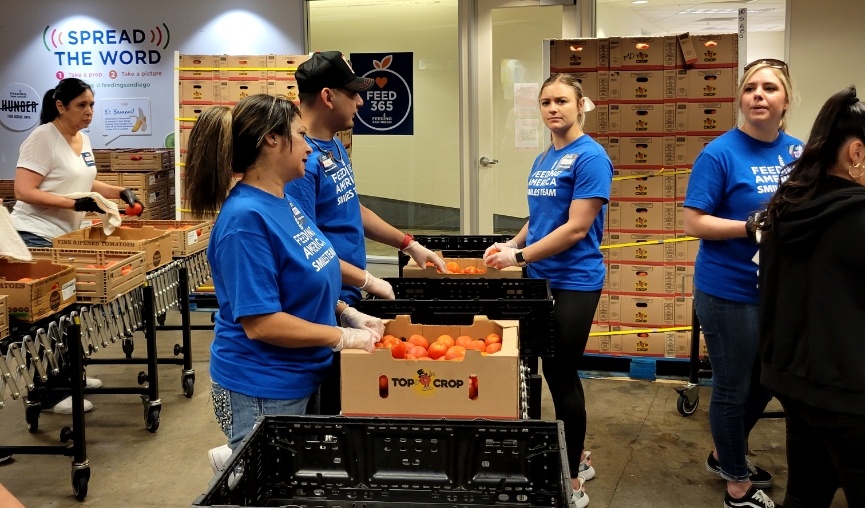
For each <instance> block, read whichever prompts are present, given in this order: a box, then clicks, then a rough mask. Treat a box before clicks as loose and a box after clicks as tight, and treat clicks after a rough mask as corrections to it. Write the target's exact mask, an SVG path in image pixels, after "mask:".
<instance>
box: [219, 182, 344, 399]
mask: <svg viewBox="0 0 865 508" xmlns="http://www.w3.org/2000/svg"><path fill="white" fill-rule="evenodd" d="M207 260H208V262H209V263H210V267H211V271H212V274H213V285H214V288H215V290H216V299H217V301H218V302H219V312H217V314H216V326H215V337H214V340H213V344H212V345H211V347H210V355H211V358H210V376H211V378H212V379H213V380H214V381H216V382H217V383H219V384H220V385H221V386H222V387H224V388H227V389H229V390H232V391H236V392H240V393H243V394H245V395H249V396H251V397H261V398H268V399H298V398H303V397H306V396H308V395H310V394H311V393H313V392H314V391H315V390H316V388H318V386H319V385H320V384H321V381H322V379H323V378H324V375H325V374H326V372H327V369H328V367H330V364H331V361H332V359H333V352H332V351H331V349H330V348H329V347H318V346H316V347H306V348H285V347H278V346H274V345H271V344H267V343H265V342H262V341H258V340H252V339H250V338H248V337H247V336H246V333H245V332H244V330H243V327H242V326H241V325H240V323H239V322H238V319H239V318H241V317H244V316H256V315H262V314H272V313H275V312H287V313H288V314H291V315H293V316H296V317H299V318H301V319H305V320H307V321H310V322H313V323H319V324H325V325H332V326H336V317H335V315H334V308H335V305H336V300H337V298H338V296H339V286H340V279H341V277H340V271H339V260H338V259H337V258H336V253H335V252H334V250H333V246H332V245H331V243H330V242H329V241H328V240H327V238H325V236H324V235H323V234H322V233H321V232H320V231H319V230H318V228H316V226H315V224H314V223H313V222H312V221H310V220H308V219H307V218H306V217H305V216H304V214H303V212H302V211H301V210H300V209H299V208H298V207H297V206H295V205H294V204H293V203H292V202H291V200H290V199H289V198H288V197H287V196H286V197H283V198H277V197H275V196H273V195H271V194H268V193H266V192H264V191H262V190H260V189H257V188H255V187H251V186H249V185H246V184H243V183H239V184H237V185H236V186H235V187H234V189H232V190H231V193H230V194H229V196H228V199H227V200H226V201H225V203H224V204H223V206H222V209H221V210H220V213H219V216H218V217H217V219H216V223H215V224H214V226H213V231H212V233H211V236H210V245H209V246H208V248H207Z"/></svg>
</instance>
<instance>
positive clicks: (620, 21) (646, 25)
mask: <svg viewBox="0 0 865 508" xmlns="http://www.w3.org/2000/svg"><path fill="white" fill-rule="evenodd" d="M595 8H596V9H597V13H596V16H595V19H597V25H598V26H597V35H596V37H600V38H603V37H639V36H641V35H646V34H663V33H665V31H664V30H663V29H662V28H661V27H659V26H657V25H654V24H652V23H650V22H648V21H646V20H645V19H643V18H642V17H640V16H639V15H637V14H636V13H634V12H633V11H632V10H630V9H628V8H625V7H616V6H615V5H613V4H610V3H598V4H597V5H596V7H595Z"/></svg>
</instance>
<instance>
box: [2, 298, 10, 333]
mask: <svg viewBox="0 0 865 508" xmlns="http://www.w3.org/2000/svg"><path fill="white" fill-rule="evenodd" d="M6 300H8V297H7V296H6V295H0V339H2V338H4V337H8V336H9V306H8V305H7V304H6Z"/></svg>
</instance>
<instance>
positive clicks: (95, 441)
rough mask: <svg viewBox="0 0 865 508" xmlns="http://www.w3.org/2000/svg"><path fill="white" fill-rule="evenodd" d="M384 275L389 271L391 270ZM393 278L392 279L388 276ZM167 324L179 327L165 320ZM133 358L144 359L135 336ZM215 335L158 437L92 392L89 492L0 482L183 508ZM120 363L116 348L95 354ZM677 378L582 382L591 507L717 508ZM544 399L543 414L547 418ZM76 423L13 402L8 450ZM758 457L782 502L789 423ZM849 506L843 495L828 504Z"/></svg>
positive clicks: (762, 429) (120, 375)
mask: <svg viewBox="0 0 865 508" xmlns="http://www.w3.org/2000/svg"><path fill="white" fill-rule="evenodd" d="M384 269H385V271H387V270H390V268H388V267H385V268H384ZM385 275H387V274H385ZM192 317H193V322H194V323H199V324H205V323H209V317H210V316H209V314H207V313H193V316H192ZM168 318H169V321H168V322H169V324H171V323H173V322H178V321H179V317H178V313H177V312H173V311H172V312H170V313H169V316H168ZM136 339H140V340H138V341H137V342H136V351H135V356H137V357H141V356H142V355H143V350H144V344H143V338H141V335H140V332H139V333H137V334H136ZM211 339H212V333H211V332H205V331H198V332H194V335H193V346H194V348H193V349H194V350H193V353H192V355H193V356H192V358H193V363H194V369H195V372H196V378H197V379H196V384H195V394H194V395H193V397H192V398H190V399H187V398H186V397H184V395H183V392H182V389H181V383H180V379H181V377H180V367H179V366H173V365H162V366H160V370H159V383H160V395H161V400H162V414H161V417H162V421H161V424H160V427H159V430H158V431H157V432H156V433H150V432H148V431H147V430H146V429H145V427H144V419H143V411H142V405H141V402H140V399H139V398H138V397H137V396H135V395H107V394H105V395H99V394H95V395H89V396H88V398H89V399H90V400H91V401H92V402H93V403H94V405H95V409H94V410H93V411H92V412H91V413H88V414H87V425H86V436H87V439H86V443H87V456H88V459H89V461H90V467H91V479H90V482H89V493H88V495H87V498H86V499H85V500H84V501H83V502H78V501H77V500H76V499H75V498H74V496H73V494H72V488H71V483H70V464H71V459H70V458H68V457H62V456H55V455H18V456H15V457H14V458H13V460H11V461H9V462H7V463H4V464H0V483H2V484H3V485H5V486H6V488H8V489H9V490H10V491H11V492H12V493H14V494H15V495H16V496H17V497H18V498H19V499H20V500H21V501H22V502H23V503H24V505H25V506H28V507H40V508H43V507H44V508H55V507H56V508H60V507H77V506H93V507H184V506H190V505H191V504H192V502H193V501H194V500H195V499H196V497H197V496H198V495H199V494H201V493H202V492H204V491H206V490H207V487H208V482H209V481H210V479H211V477H212V472H211V469H210V466H209V464H208V460H207V450H208V449H209V448H211V447H214V446H218V445H220V444H223V443H224V442H225V438H224V436H223V434H222V433H221V432H220V430H219V428H218V427H217V424H216V421H215V418H214V415H213V409H212V405H211V400H210V391H209V386H210V379H209V376H208V358H209V345H210V340H211ZM179 341H180V339H179V332H159V334H158V342H159V347H160V356H170V355H171V350H172V348H173V346H174V344H175V343H176V342H179ZM97 354H98V355H100V357H106V358H107V357H109V356H108V355H114V356H117V357H121V356H122V352H121V350H120V344H119V343H118V344H113V345H111V346H109V347H108V348H107V349H105V350H102V351H100V352H99V353H97ZM139 370H141V369H140V368H139V367H138V366H129V367H124V366H105V365H98V366H92V367H91V368H90V369H88V374H89V375H91V376H95V377H98V378H100V379H102V380H103V382H104V383H105V385H106V386H129V385H132V386H135V385H136V375H137V372H138V371H139ZM680 384H681V382H673V381H656V382H647V381H635V380H628V379H616V378H609V377H607V378H598V379H586V380H584V386H585V391H586V397H587V401H588V413H589V434H588V439H587V446H588V447H589V448H590V449H591V450H592V452H593V454H592V458H593V461H594V465H595V468H596V469H597V472H598V474H597V477H596V478H595V479H593V480H592V481H591V482H589V483H587V485H586V488H587V492H588V494H589V496H590V499H591V503H590V507H593V508H602V507H608V508H644V507H645V508H649V507H651V508H667V507H671V508H672V507H720V506H722V503H723V501H722V499H723V491H724V483H723V482H722V481H721V480H719V479H717V478H715V477H713V476H712V475H710V474H709V473H707V472H706V471H705V469H704V466H703V464H704V461H705V459H706V455H707V454H708V453H709V451H710V450H711V437H710V435H709V427H708V420H707V413H706V410H707V406H708V399H709V396H710V388H707V387H704V388H702V389H701V404H700V407H699V408H698V410H697V411H696V413H695V414H694V415H692V416H690V417H687V418H685V417H682V416H680V415H679V414H678V412H677V411H676V400H677V397H678V395H677V393H676V392H675V391H674V387H675V386H678V385H680ZM551 408H552V404H551V401H550V399H549V395H548V393H546V392H545V393H544V402H543V417H544V418H552V416H553V415H552V411H551ZM70 422H71V417H69V416H63V415H55V414H52V413H42V416H41V418H40V423H39V431H38V432H37V433H36V434H30V433H29V432H28V431H27V428H26V426H25V424H24V411H23V405H22V404H21V402H20V401H7V404H6V407H5V408H3V409H2V410H0V429H2V431H0V432H2V434H0V435H2V438H0V439H2V442H3V444H15V445H27V444H52V445H54V444H57V443H58V436H59V432H60V429H61V428H62V427H63V426H66V425H69V424H70ZM750 444H751V447H752V452H753V455H752V459H753V460H754V461H755V462H756V463H757V464H759V465H760V466H762V467H764V468H766V469H767V470H769V471H771V472H772V473H774V475H775V487H774V488H772V489H770V490H769V491H768V492H769V494H770V495H771V496H772V497H773V499H775V500H776V502H780V501H781V500H782V499H783V495H784V488H785V484H786V462H785V455H784V422H783V420H776V419H772V420H770V419H765V420H762V421H761V422H759V423H758V425H757V427H756V429H755V431H754V432H753V434H752V436H751V443H750ZM842 506H846V503H845V502H844V501H843V495H842V494H841V493H840V492H839V494H838V496H837V497H836V500H835V503H834V504H833V505H832V507H833V508H840V507H842Z"/></svg>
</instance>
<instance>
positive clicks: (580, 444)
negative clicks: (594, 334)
mask: <svg viewBox="0 0 865 508" xmlns="http://www.w3.org/2000/svg"><path fill="white" fill-rule="evenodd" d="M552 293H553V299H554V300H555V304H554V307H553V315H554V320H555V325H556V331H555V337H554V340H555V356H553V357H552V358H544V359H543V373H544V379H545V380H546V382H547V386H548V387H549V389H550V394H551V395H552V397H553V406H555V410H556V420H561V421H562V423H563V424H564V427H565V441H566V443H567V446H568V464H569V467H570V469H571V478H574V477H576V476H577V473H578V472H579V467H580V456H581V455H582V453H583V448H584V447H585V441H586V396H585V394H584V393H583V384H582V382H581V381H580V375H579V368H580V364H581V363H582V358H583V353H584V352H585V351H586V343H587V342H588V340H589V332H590V331H591V329H592V319H593V318H594V315H595V310H596V309H597V308H598V300H600V298H601V292H600V291H585V292H584V291H567V290H564V289H554V290H553V291H552Z"/></svg>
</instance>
